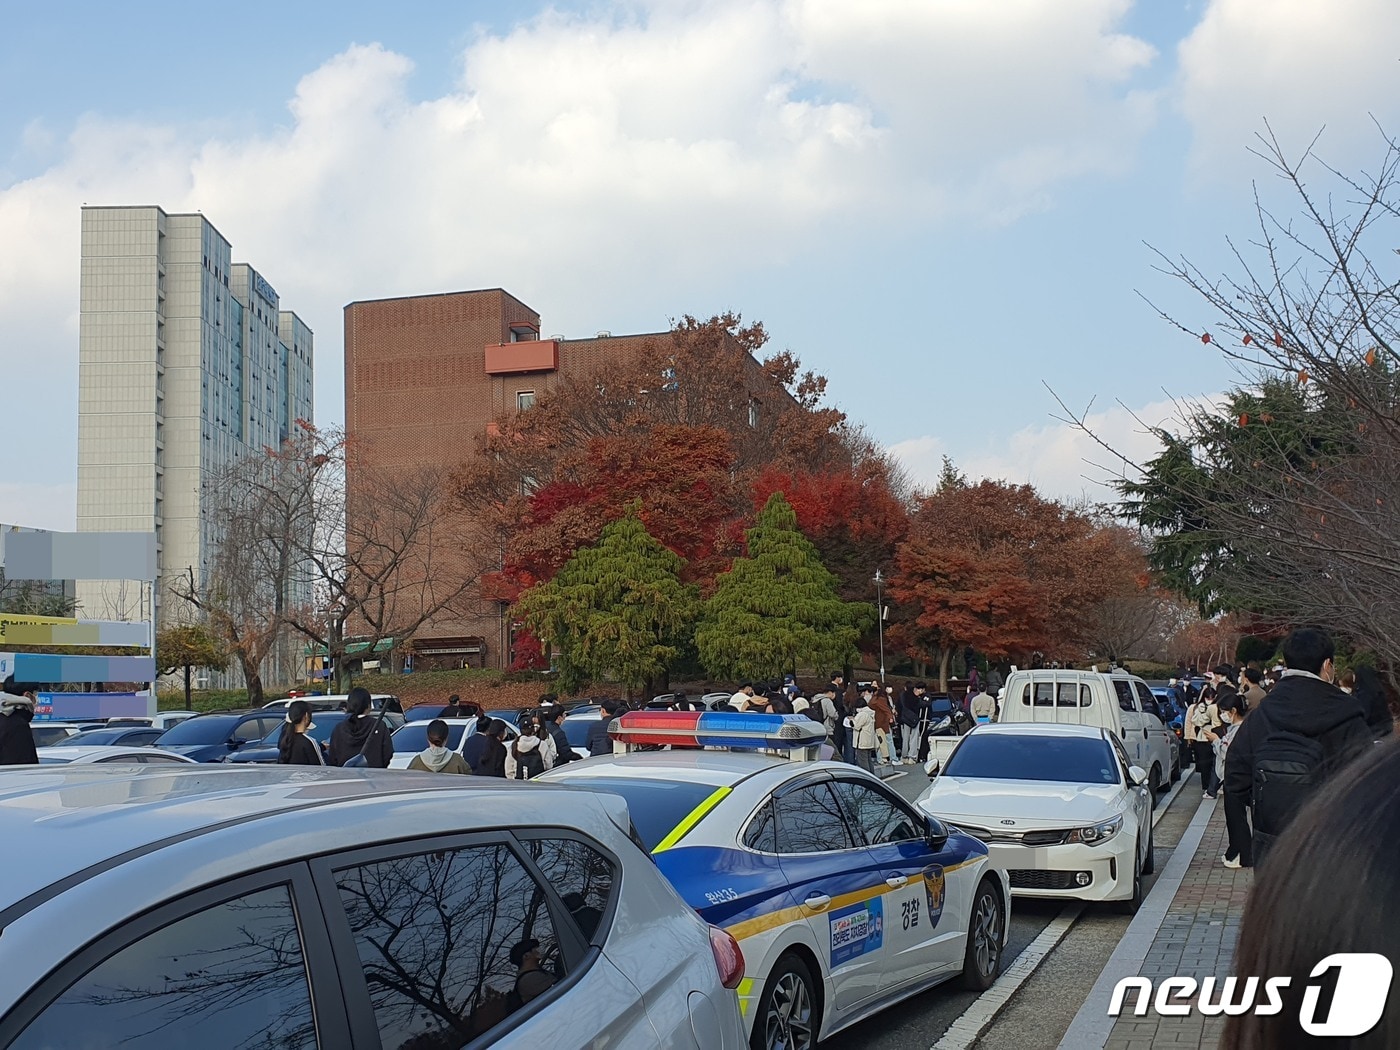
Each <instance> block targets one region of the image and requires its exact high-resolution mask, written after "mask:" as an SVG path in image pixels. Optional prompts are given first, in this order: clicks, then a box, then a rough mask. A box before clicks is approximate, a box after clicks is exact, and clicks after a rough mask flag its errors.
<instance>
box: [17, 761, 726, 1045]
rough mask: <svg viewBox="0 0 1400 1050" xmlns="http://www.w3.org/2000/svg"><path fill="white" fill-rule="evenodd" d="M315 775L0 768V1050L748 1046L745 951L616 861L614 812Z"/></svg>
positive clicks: (585, 798)
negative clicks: (3, 854)
mask: <svg viewBox="0 0 1400 1050" xmlns="http://www.w3.org/2000/svg"><path fill="white" fill-rule="evenodd" d="M310 777H311V778H312V779H308V774H307V773H306V772H302V771H291V770H288V769H282V768H268V767H246V768H242V769H224V770H220V771H218V773H217V774H216V775H210V773H209V771H207V770H204V769H188V768H183V767H176V766H172V767H169V768H162V769H154V768H146V769H143V770H136V769H131V768H123V767H88V768H86V769H77V768H73V769H64V770H56V771H55V772H54V774H53V775H39V776H36V775H34V774H32V773H28V772H22V771H21V772H15V771H8V772H4V773H0V797H4V798H6V799H7V800H9V801H10V802H11V804H9V805H6V806H4V807H0V839H3V840H4V841H5V842H6V843H7V844H8V845H9V848H10V849H11V850H13V851H15V852H16V854H17V855H20V856H23V857H24V858H25V862H24V863H23V864H17V865H11V868H12V869H13V870H9V869H7V874H6V878H5V880H4V884H3V886H0V915H3V916H4V924H5V926H4V939H5V955H6V958H9V959H22V960H23V961H24V964H23V965H22V966H19V967H15V968H14V971H15V972H14V973H12V974H11V976H10V979H8V980H6V981H5V982H4V983H3V986H0V1046H5V1047H10V1048H12V1050H39V1048H48V1047H83V1046H90V1045H93V1043H94V1040H95V1041H96V1042H99V1043H101V1044H102V1045H104V1046H138V1045H141V1046H145V1045H152V1044H155V1045H159V1046H170V1047H199V1048H201V1050H234V1048H236V1047H251V1046H276V1047H281V1048H284V1050H315V1048H317V1047H336V1048H346V1050H370V1048H373V1050H378V1048H380V1047H386V1048H398V1047H404V1046H420V1047H426V1046H433V1047H446V1046H453V1047H464V1046H466V1045H468V1044H470V1045H472V1046H484V1045H487V1044H489V1043H498V1044H499V1045H503V1046H504V1045H507V1043H509V1045H514V1046H522V1047H561V1048H572V1047H584V1046H607V1047H612V1048H616V1050H642V1048H647V1050H651V1048H654V1047H657V1046H666V1047H685V1046H690V1047H694V1046H696V1045H699V1046H703V1047H706V1048H709V1047H715V1048H718V1050H740V1048H741V1047H743V1046H745V1045H746V1044H745V1041H744V1038H743V1032H742V1029H741V1022H740V1018H739V1011H738V1002H737V1000H736V998H735V996H734V994H733V991H732V990H731V989H733V988H734V987H735V985H736V984H737V983H738V980H739V975H740V971H741V969H742V961H741V955H740V953H739V950H738V947H737V946H736V945H735V944H734V941H733V938H731V937H730V936H729V935H727V934H725V933H723V932H722V931H718V930H714V929H712V928H711V927H710V926H708V925H707V924H706V923H705V921H704V920H702V919H701V918H700V917H699V916H698V915H696V914H695V912H694V910H693V909H691V908H690V907H688V906H687V905H686V904H685V903H684V901H682V900H681V899H680V897H679V896H678V895H677V894H676V892H675V891H674V890H673V889H672V888H671V887H670V886H669V885H668V884H667V882H666V880H665V879H664V878H663V877H662V876H661V874H660V873H659V872H658V871H657V870H656V868H655V866H654V865H653V864H652V863H651V862H650V860H649V859H648V858H647V857H646V856H644V855H643V854H642V852H641V851H640V850H638V848H637V847H636V846H635V845H634V844H633V842H632V840H631V839H630V838H629V836H628V833H627V830H626V829H627V828H628V817H627V811H626V807H625V806H624V805H623V803H622V802H621V801H620V800H618V799H616V798H614V797H613V796H610V795H606V794H602V793H595V792H585V791H576V790H570V789H564V788H557V787H553V788H552V787H547V786H544V785H533V784H532V785H530V786H529V787H528V788H526V787H522V786H520V785H514V784H506V783H503V782H500V781H494V780H493V781H490V782H487V781H485V779H484V778H475V777H436V778H434V777H404V776H402V775H400V774H395V773H385V772H382V771H376V770H346V769H329V770H324V771H316V772H313V773H311V774H310ZM118 803H120V804H118ZM99 818H100V819H99ZM406 829H411V830H406ZM409 836H411V837H409ZM75 915H82V916H84V921H82V922H80V923H78V922H74V921H73V917H74V916H75Z"/></svg>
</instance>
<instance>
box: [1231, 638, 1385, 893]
mask: <svg viewBox="0 0 1400 1050" xmlns="http://www.w3.org/2000/svg"><path fill="white" fill-rule="evenodd" d="M1334 655H1335V649H1334V647H1333V644H1332V639H1331V638H1330V637H1328V635H1327V634H1326V633H1325V632H1323V631H1320V630H1317V629H1316V628H1311V627H1303V628H1299V629H1298V630H1296V631H1293V632H1292V633H1291V634H1289V635H1288V637H1287V638H1285V639H1284V642H1283V662H1284V664H1285V667H1286V669H1285V670H1284V671H1283V674H1282V675H1281V676H1280V678H1279V683H1278V685H1276V686H1274V688H1273V691H1272V692H1271V693H1270V694H1269V699H1268V700H1267V701H1266V702H1265V703H1263V704H1261V705H1260V706H1259V708H1258V710H1256V711H1255V712H1254V713H1253V714H1252V715H1250V716H1249V718H1247V719H1245V722H1244V724H1243V725H1242V726H1241V727H1240V729H1239V732H1238V733H1236V734H1235V737H1234V739H1233V740H1232V741H1231V743H1230V747H1229V750H1228V751H1227V752H1226V756H1225V791H1226V794H1227V795H1234V796H1235V799H1236V802H1235V805H1236V806H1238V805H1239V804H1241V803H1243V804H1245V805H1248V806H1250V807H1251V808H1252V810H1253V816H1254V834H1253V843H1252V845H1253V860H1254V864H1255V866H1256V867H1258V866H1259V865H1261V864H1262V863H1263V861H1264V858H1265V857H1266V856H1267V854H1268V852H1269V849H1270V848H1271V847H1272V846H1273V844H1274V842H1275V841H1276V840H1277V838H1278V836H1279V835H1280V834H1282V832H1283V831H1284V829H1285V828H1287V827H1288V825H1289V823H1290V822H1291V821H1292V820H1293V817H1294V815H1295V814H1296V813H1297V812H1298V810H1299V809H1301V808H1302V806H1303V804H1304V803H1305V802H1307V800H1308V799H1310V798H1312V797H1313V796H1314V795H1316V794H1317V793H1318V791H1319V789H1320V788H1321V787H1322V786H1323V785H1324V784H1325V783H1326V782H1327V781H1328V780H1329V779H1331V777H1332V776H1334V775H1335V774H1336V773H1337V771H1338V770H1340V769H1341V768H1342V767H1343V766H1345V765H1346V764H1347V763H1348V762H1350V761H1351V760H1352V759H1353V758H1355V757H1356V756H1357V755H1359V754H1361V753H1362V752H1364V751H1365V750H1367V748H1369V747H1370V746H1371V744H1372V742H1373V740H1374V737H1373V736H1372V733H1371V728H1370V726H1368V725H1367V723H1366V712H1365V711H1364V710H1363V709H1362V706H1361V704H1360V703H1359V702H1358V701H1357V700H1356V699H1354V698H1353V697H1350V696H1347V694H1346V693H1344V692H1342V691H1341V690H1340V689H1338V688H1337V687H1336V686H1335V685H1333V684H1332V678H1333V676H1334V673H1335V672H1334V670H1333V666H1332V659H1333V656H1334Z"/></svg>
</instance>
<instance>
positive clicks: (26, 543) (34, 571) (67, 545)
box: [4, 532, 156, 580]
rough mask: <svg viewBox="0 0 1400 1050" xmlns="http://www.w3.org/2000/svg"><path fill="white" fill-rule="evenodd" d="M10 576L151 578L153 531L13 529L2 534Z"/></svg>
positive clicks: (154, 559)
mask: <svg viewBox="0 0 1400 1050" xmlns="http://www.w3.org/2000/svg"><path fill="white" fill-rule="evenodd" d="M4 570H5V576H6V578H7V579H11V580H154V579H155V578H156V534H155V533H154V532H15V533H11V534H9V535H8V536H7V537H6V539H5V564H4Z"/></svg>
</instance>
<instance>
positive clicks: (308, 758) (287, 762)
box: [277, 700, 326, 766]
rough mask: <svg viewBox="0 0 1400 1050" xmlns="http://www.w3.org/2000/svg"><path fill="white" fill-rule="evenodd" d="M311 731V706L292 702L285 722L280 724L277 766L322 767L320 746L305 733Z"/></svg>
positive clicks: (301, 701) (302, 702) (304, 702)
mask: <svg viewBox="0 0 1400 1050" xmlns="http://www.w3.org/2000/svg"><path fill="white" fill-rule="evenodd" d="M310 729H311V705H310V704H308V703H307V702H306V701H305V700H294V701H292V704H291V706H290V707H288V708H287V720H286V721H285V722H283V723H282V735H281V736H279V737H278V738H277V764H278V765H279V766H324V765H325V764H326V761H325V759H323V758H322V757H321V745H320V744H318V743H316V741H315V740H313V739H312V738H311V737H309V736H307V732H308V731H309V730H310Z"/></svg>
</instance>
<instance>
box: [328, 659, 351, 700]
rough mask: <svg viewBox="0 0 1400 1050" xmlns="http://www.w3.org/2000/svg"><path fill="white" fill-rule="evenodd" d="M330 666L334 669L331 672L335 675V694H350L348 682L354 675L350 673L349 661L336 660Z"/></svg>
mask: <svg viewBox="0 0 1400 1050" xmlns="http://www.w3.org/2000/svg"><path fill="white" fill-rule="evenodd" d="M331 666H332V667H334V668H335V671H334V672H333V673H334V675H335V679H334V681H335V691H336V692H337V693H348V692H350V681H351V679H352V678H353V677H354V675H352V674H351V673H350V661H349V660H344V659H337V660H334V661H332V664H331Z"/></svg>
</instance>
